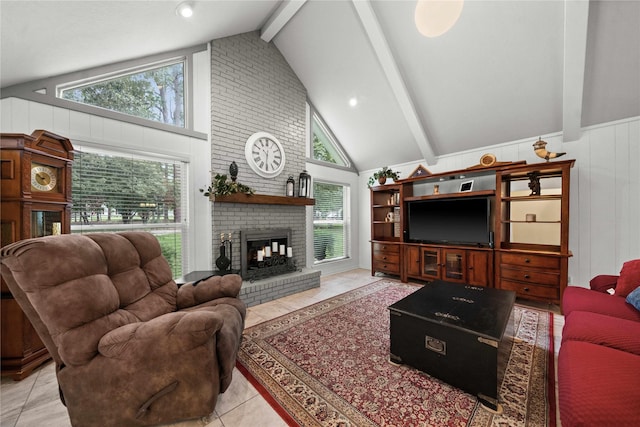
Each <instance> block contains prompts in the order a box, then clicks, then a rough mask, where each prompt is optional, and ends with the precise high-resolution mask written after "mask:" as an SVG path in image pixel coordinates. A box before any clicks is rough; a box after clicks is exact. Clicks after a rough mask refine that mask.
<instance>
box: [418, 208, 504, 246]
mask: <svg viewBox="0 0 640 427" xmlns="http://www.w3.org/2000/svg"><path fill="white" fill-rule="evenodd" d="M407 208H408V209H407V216H408V223H409V227H408V236H407V238H408V241H409V242H414V243H436V244H457V245H473V246H489V247H492V246H493V233H492V232H491V230H492V228H491V198H490V197H470V198H466V197H464V198H456V199H432V200H414V201H410V202H408V203H407Z"/></svg>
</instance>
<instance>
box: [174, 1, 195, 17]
mask: <svg viewBox="0 0 640 427" xmlns="http://www.w3.org/2000/svg"><path fill="white" fill-rule="evenodd" d="M176 14H177V15H178V16H182V17H183V18H190V17H191V16H192V15H193V7H192V6H191V3H189V2H182V3H180V4H179V5H178V7H176Z"/></svg>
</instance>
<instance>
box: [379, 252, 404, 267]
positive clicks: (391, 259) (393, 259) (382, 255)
mask: <svg viewBox="0 0 640 427" xmlns="http://www.w3.org/2000/svg"><path fill="white" fill-rule="evenodd" d="M373 259H374V261H381V262H388V263H393V264H400V254H394V253H389V252H374V254H373Z"/></svg>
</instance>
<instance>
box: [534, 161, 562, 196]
mask: <svg viewBox="0 0 640 427" xmlns="http://www.w3.org/2000/svg"><path fill="white" fill-rule="evenodd" d="M563 154H564V153H563ZM527 176H528V177H529V189H530V190H531V194H529V195H530V196H539V195H540V174H539V173H538V172H529V173H528V174H527Z"/></svg>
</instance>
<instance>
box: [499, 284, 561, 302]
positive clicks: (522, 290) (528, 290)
mask: <svg viewBox="0 0 640 427" xmlns="http://www.w3.org/2000/svg"><path fill="white" fill-rule="evenodd" d="M500 289H507V290H510V291H516V294H517V295H518V296H519V297H524V298H527V297H534V298H545V299H550V300H558V299H559V298H560V290H559V289H558V288H553V287H549V286H539V285H533V284H530V283H522V282H513V281H511V280H505V279H502V280H500Z"/></svg>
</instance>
